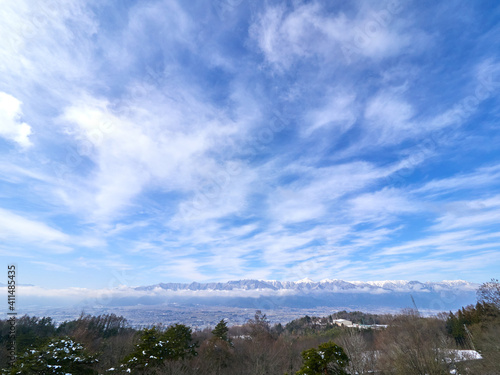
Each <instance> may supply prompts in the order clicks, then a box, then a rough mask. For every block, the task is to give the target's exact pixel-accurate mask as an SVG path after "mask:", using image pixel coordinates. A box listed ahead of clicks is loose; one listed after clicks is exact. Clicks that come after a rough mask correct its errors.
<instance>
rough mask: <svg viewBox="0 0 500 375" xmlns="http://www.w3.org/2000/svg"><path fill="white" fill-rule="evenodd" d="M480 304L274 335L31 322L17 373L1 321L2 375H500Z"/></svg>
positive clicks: (487, 306) (307, 324) (495, 340)
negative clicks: (452, 374)
mask: <svg viewBox="0 0 500 375" xmlns="http://www.w3.org/2000/svg"><path fill="white" fill-rule="evenodd" d="M495 282H496V284H495V283H493V284H491V283H486V284H483V286H482V288H483V289H484V288H491V287H492V285H493V286H494V287H496V286H498V282H497V281H495ZM488 284H490V285H488ZM483 291H484V290H483ZM478 296H479V298H478V303H477V304H476V305H475V306H472V305H471V306H466V307H463V308H462V309H460V310H458V311H456V312H449V313H448V314H446V313H442V314H440V315H438V316H434V317H425V318H424V317H422V316H420V314H419V313H418V311H417V310H406V311H403V312H401V314H398V315H394V316H393V315H374V314H366V313H362V312H347V311H341V312H338V313H336V314H334V315H330V316H327V317H322V318H321V317H309V316H305V317H303V318H300V319H296V320H294V321H292V322H289V323H288V324H286V325H285V326H282V325H281V324H276V325H274V326H271V325H270V323H269V321H268V319H267V318H266V315H265V314H263V313H262V312H261V311H257V312H256V313H255V316H254V318H253V319H251V320H249V321H248V322H247V323H246V324H244V325H242V326H233V327H228V326H227V324H226V322H225V321H224V319H221V320H220V322H219V323H218V324H217V325H216V326H215V327H212V328H207V329H205V330H203V331H194V332H193V331H192V329H191V328H190V327H188V326H186V325H183V324H175V325H172V326H168V327H165V326H162V325H156V326H152V327H149V328H146V329H142V330H136V329H133V328H131V327H129V326H128V324H127V321H126V320H125V319H124V318H123V317H120V316H116V315H114V314H108V315H100V316H90V315H84V314H82V315H81V316H80V317H79V318H78V319H76V320H72V321H66V322H64V323H62V324H60V325H59V326H57V327H56V325H55V324H54V322H53V321H52V319H51V318H48V317H43V318H38V317H28V316H24V317H21V318H20V319H18V321H17V326H16V344H17V353H18V359H17V361H16V362H15V364H14V366H11V367H9V366H8V351H7V342H8V335H9V327H10V326H9V322H8V321H7V320H1V321H0V341H1V349H0V350H1V352H0V353H1V355H0V359H1V366H2V369H3V370H2V374H76V375H78V374H94V375H95V374H130V373H131V374H151V375H154V374H172V375H174V374H176V375H183V374H200V375H223V374H228V375H229V374H231V375H234V374H240V375H265V374H269V375H275V374H276V375H283V374H289V375H292V374H298V375H300V374H368V373H373V371H377V373H380V374H410V375H411V374H429V375H433V374H450V373H454V374H499V373H500V364H499V362H498V358H500V306H499V304H498V300H495V296H496V295H495V294H494V293H493V294H491V296H492V298H490V297H488V296H487V295H482V294H481V289H480V293H479V294H478ZM337 319H345V320H349V321H351V322H353V323H360V324H361V325H360V326H355V327H346V326H339V325H338V324H335V321H336V320H337ZM367 324H384V325H387V327H385V328H380V327H377V329H373V328H370V327H368V325H367ZM360 327H362V328H360ZM476 351H477V352H476ZM478 353H479V354H478ZM479 356H480V357H482V358H481V359H477V358H479Z"/></svg>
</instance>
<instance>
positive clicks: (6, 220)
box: [0, 208, 69, 251]
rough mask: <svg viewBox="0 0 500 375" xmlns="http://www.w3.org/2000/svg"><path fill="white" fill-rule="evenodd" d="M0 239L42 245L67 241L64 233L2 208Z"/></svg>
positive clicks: (0, 213) (0, 210)
mask: <svg viewBox="0 0 500 375" xmlns="http://www.w3.org/2000/svg"><path fill="white" fill-rule="evenodd" d="M0 238H3V239H4V240H7V239H9V240H16V241H20V242H27V243H37V242H39V243H42V244H47V243H49V244H50V243H56V244H60V243H64V242H67V241H68V240H69V236H67V235H66V234H65V233H63V232H61V231H59V230H57V229H54V228H52V227H50V226H48V225H46V224H45V223H42V222H39V221H34V220H31V219H27V218H25V217H23V216H21V215H18V214H15V213H13V212H11V211H7V210H5V209H3V208H0ZM67 250H68V249H66V251H67Z"/></svg>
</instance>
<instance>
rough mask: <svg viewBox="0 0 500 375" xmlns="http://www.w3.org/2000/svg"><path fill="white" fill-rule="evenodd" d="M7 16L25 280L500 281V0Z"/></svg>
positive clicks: (12, 220)
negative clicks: (499, 278) (495, 278)
mask: <svg viewBox="0 0 500 375" xmlns="http://www.w3.org/2000/svg"><path fill="white" fill-rule="evenodd" d="M0 10H1V12H0V17H1V18H2V22H1V23H0V34H1V35H2V38H1V41H0V71H1V74H0V257H1V259H2V263H4V264H9V263H17V265H18V268H19V274H18V275H19V276H18V278H19V282H22V283H30V284H35V285H39V286H43V287H47V288H57V287H83V288H103V287H104V288H105V287H110V286H116V285H118V284H126V285H148V284H154V283H158V282H169V281H179V282H190V281H198V282H206V281H225V280H231V279H243V278H257V279H275V280H298V279H302V278H305V277H309V278H311V279H314V280H321V279H327V278H328V279H344V280H363V281H366V280H384V279H414V280H421V281H426V280H431V281H438V280H447V279H465V280H468V281H474V282H483V281H486V280H488V279H490V278H491V277H497V278H498V277H499V276H500V274H499V269H500V231H499V230H498V229H499V224H500V184H499V183H500V153H499V152H498V146H499V144H500V124H499V120H498V114H499V108H500V106H499V92H500V56H499V52H498V51H500V46H499V44H500V39H499V38H498V35H499V33H500V22H499V20H500V6H499V4H497V3H496V2H493V1H474V2H465V1H455V2H438V3H435V2H421V1H419V2H417V1H399V2H398V1H389V2H370V1H351V2H345V1H331V2H330V1H329V2H326V1H323V2H320V1H300V0H296V1H281V2H274V1H251V2H250V1H244V0H216V1H211V2H207V1H189V2H184V1H178V2H176V1H173V0H172V1H140V2H139V1H130V0H127V1H120V2H114V3H113V2H107V3H104V4H103V2H97V1H86V2H84V1H78V0H64V1H55V0H47V1H42V2H38V3H37V4H33V3H32V2H30V1H24V0H18V1H16V2H6V1H4V2H2V3H1V5H0Z"/></svg>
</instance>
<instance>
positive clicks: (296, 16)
mask: <svg viewBox="0 0 500 375" xmlns="http://www.w3.org/2000/svg"><path fill="white" fill-rule="evenodd" d="M389 8H391V7H389ZM389 8H388V9H383V10H379V11H376V10H364V9H362V10H359V12H358V14H357V15H356V16H355V17H352V18H349V17H348V16H346V15H345V14H343V13H337V14H335V15H325V11H324V9H323V8H322V6H321V5H320V4H319V3H318V2H315V3H309V4H304V5H300V6H298V7H296V8H295V9H293V10H291V11H289V10H287V9H286V8H285V7H284V6H274V7H269V8H267V9H266V11H265V12H264V13H263V14H261V16H260V18H258V19H257V21H256V22H255V23H254V24H253V25H252V27H251V30H250V31H251V33H250V34H251V36H252V37H253V38H254V39H255V40H256V41H257V44H258V46H259V48H260V50H261V51H262V52H263V54H264V55H265V57H266V60H267V61H268V62H269V63H271V64H272V65H274V66H275V67H277V68H278V69H284V68H285V69H286V68H288V67H290V66H291V64H293V62H294V61H295V60H296V59H301V58H305V57H309V56H313V55H316V56H320V57H321V58H323V59H326V60H328V62H329V63H333V62H335V61H336V62H337V63H338V62H341V63H344V64H350V63H351V61H352V60H353V59H354V58H355V56H356V57H357V56H361V57H368V58H371V59H376V60H379V59H382V58H385V57H388V56H393V55H396V54H398V53H399V52H400V51H401V50H402V49H405V48H408V47H409V46H410V45H411V42H412V41H416V40H419V41H421V42H423V41H424V40H425V38H424V37H423V34H422V33H421V32H419V31H412V32H411V33H410V32H408V30H407V28H406V27H405V26H404V23H401V22H394V21H395V18H396V17H397V13H398V12H399V10H398V11H395V9H393V8H391V9H389ZM416 44H417V43H414V45H413V48H415V45H416Z"/></svg>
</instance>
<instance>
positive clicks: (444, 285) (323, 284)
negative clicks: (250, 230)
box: [134, 278, 479, 292]
mask: <svg viewBox="0 0 500 375" xmlns="http://www.w3.org/2000/svg"><path fill="white" fill-rule="evenodd" d="M478 287H479V284H477V283H472V282H468V281H465V280H443V281H439V282H435V281H426V282H421V281H417V280H378V281H345V280H340V279H325V280H321V281H313V280H311V279H308V278H306V279H302V280H299V281H277V280H258V279H242V280H230V281H227V282H208V283H198V282H191V283H158V284H153V285H148V286H139V287H135V288H134V289H135V290H154V289H164V290H173V291H177V290H179V291H181V290H191V291H196V290H203V291H210V290H213V291H223V290H275V291H280V290H295V291H305V290H308V291H315V290H317V291H325V292H326V291H331V292H356V291H360V292H384V291H387V292H412V291H413V292H439V291H443V290H461V291H473V290H476V289H477V288H478Z"/></svg>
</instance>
